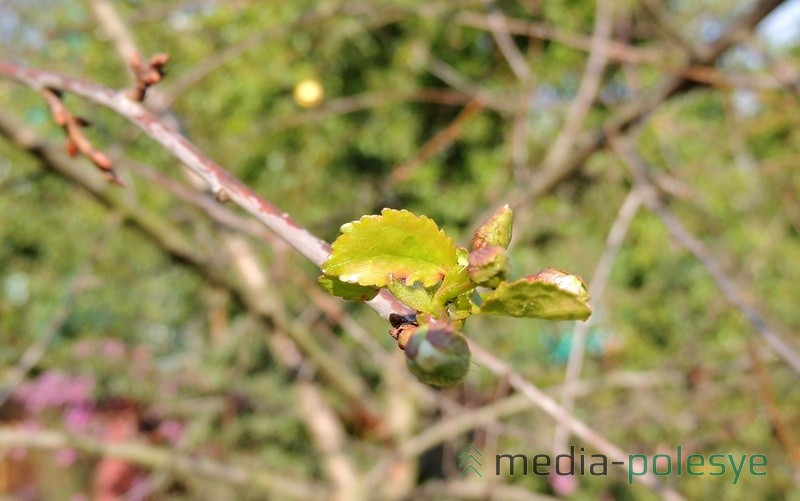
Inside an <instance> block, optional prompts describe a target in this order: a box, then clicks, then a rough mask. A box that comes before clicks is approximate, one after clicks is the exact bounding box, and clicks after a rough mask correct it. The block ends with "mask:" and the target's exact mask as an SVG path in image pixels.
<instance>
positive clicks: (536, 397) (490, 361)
mask: <svg viewBox="0 0 800 501" xmlns="http://www.w3.org/2000/svg"><path fill="white" fill-rule="evenodd" d="M469 345H470V350H471V351H472V355H473V358H474V359H475V361H477V362H478V363H480V364H481V365H482V366H483V367H485V368H486V369H488V370H489V371H491V372H492V373H494V374H496V375H498V376H502V377H507V378H508V382H509V384H510V385H511V387H512V388H514V389H515V390H517V391H518V392H520V393H521V394H523V395H525V396H526V397H527V398H528V399H530V400H531V401H532V402H534V403H535V404H536V406H537V407H539V408H540V409H542V410H543V411H544V412H546V413H547V414H548V415H549V416H550V417H552V418H553V419H554V420H555V421H556V422H559V423H561V424H562V425H564V426H565V427H566V428H567V429H568V430H570V431H571V432H572V433H573V434H574V435H575V436H577V437H578V438H580V439H582V440H583V441H584V442H586V443H587V444H588V445H589V446H590V447H593V448H594V449H595V450H597V451H598V452H600V453H602V454H604V455H605V456H606V457H607V458H608V459H609V460H610V461H621V462H622V465H627V464H628V463H627V461H628V454H627V453H626V452H625V451H623V450H622V449H620V448H619V447H617V446H616V445H614V444H612V443H611V442H609V441H608V440H607V439H606V438H605V437H603V436H602V435H601V434H599V433H598V432H597V431H595V430H594V429H592V428H590V427H589V426H588V425H586V423H584V422H583V421H579V420H577V419H575V417H573V416H572V415H571V414H570V413H568V412H567V411H565V410H564V409H563V408H562V407H561V406H560V405H558V403H557V402H556V401H555V400H553V399H552V398H550V397H549V396H548V395H547V394H545V393H544V392H543V391H542V390H540V389H539V388H537V387H536V385H534V384H533V383H531V382H530V381H528V380H527V379H525V378H524V377H523V376H522V375H521V374H520V373H519V372H517V371H515V370H514V369H513V368H511V366H509V365H508V364H507V363H506V362H504V361H502V360H500V359H499V358H497V357H495V356H494V355H492V354H491V353H489V352H488V351H487V350H485V349H484V348H482V347H480V346H478V345H477V344H476V343H475V342H473V341H470V342H469ZM622 468H623V469H626V471H627V466H622ZM637 480H639V481H640V482H641V483H642V484H644V485H646V486H648V487H650V488H651V489H653V490H655V491H658V492H659V493H661V495H662V496H663V497H664V498H665V499H667V500H678V499H683V497H682V496H681V495H680V494H678V493H677V492H676V491H674V490H673V489H672V488H670V487H667V486H665V485H663V484H661V482H660V481H659V480H658V479H657V478H656V477H655V476H654V475H652V474H649V473H648V474H645V475H643V476H641V477H637Z"/></svg>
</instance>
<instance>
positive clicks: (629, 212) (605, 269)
mask: <svg viewBox="0 0 800 501" xmlns="http://www.w3.org/2000/svg"><path fill="white" fill-rule="evenodd" d="M642 195H643V193H642V191H641V190H640V189H638V188H633V189H632V190H631V191H630V192H629V193H628V196H627V197H626V198H625V201H624V202H623V203H622V205H621V206H620V208H619V211H618V212H617V217H616V218H615V219H614V223H613V224H612V225H611V230H610V231H609V232H608V237H607V238H606V246H605V249H604V250H603V254H602V255H601V256H600V259H599V260H598V262H597V266H596V267H595V271H594V275H593V277H592V279H591V281H590V283H589V290H590V291H592V300H591V304H592V309H593V310H594V311H595V312H597V311H598V310H599V309H600V308H599V305H600V303H601V302H602V297H603V293H604V292H605V288H606V286H607V285H608V281H609V278H610V276H611V269H612V267H613V265H614V261H615V259H616V256H617V253H618V252H619V249H620V247H621V246H622V241H623V240H624V238H625V235H626V234H627V233H628V228H629V227H630V225H631V222H632V221H633V218H634V216H636V213H637V212H638V211H639V207H640V206H641V204H642V199H643V196H642ZM596 321H597V313H595V314H594V315H592V316H591V317H589V320H587V321H586V322H575V329H574V330H573V332H572V343H571V345H570V351H569V359H568V361H567V369H566V373H565V375H564V389H563V392H562V394H561V406H562V407H564V409H565V410H566V411H567V412H569V413H570V414H571V413H572V408H573V404H574V402H575V394H574V393H573V385H574V383H575V382H576V381H577V380H578V378H580V375H581V369H582V367H583V356H584V352H585V348H586V337H587V334H588V333H589V329H590V328H591V327H592V326H593V325H594V324H595V322H596ZM568 438H569V433H568V432H567V429H566V428H565V427H564V426H563V425H562V424H561V423H556V431H555V438H554V440H553V443H554V445H553V448H554V450H555V451H557V452H559V453H560V452H561V451H563V450H565V449H566V446H567V439H568Z"/></svg>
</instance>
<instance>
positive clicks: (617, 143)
mask: <svg viewBox="0 0 800 501" xmlns="http://www.w3.org/2000/svg"><path fill="white" fill-rule="evenodd" d="M611 145H612V148H613V150H614V152H615V153H616V154H617V155H618V156H619V158H620V159H621V160H622V161H623V162H625V164H626V165H627V166H628V167H629V169H630V171H631V174H632V176H633V178H634V179H635V180H636V183H637V184H638V185H639V186H640V187H641V189H642V190H643V193H644V203H645V205H646V206H647V208H648V209H650V210H651V211H652V212H653V213H654V214H656V215H657V216H658V217H659V218H661V221H662V222H663V223H664V226H666V228H667V231H669V234H670V235H671V236H672V237H673V238H674V239H675V240H676V241H677V242H678V243H680V244H681V245H682V246H683V247H684V248H686V249H687V250H688V251H689V252H691V253H692V254H693V255H694V256H695V258H697V260H698V261H700V263H701V264H702V265H703V266H704V267H705V268H706V270H707V271H708V273H709V274H710V275H711V277H712V278H713V279H714V282H716V284H717V287H719V288H720V290H721V291H722V293H723V294H724V295H725V297H727V298H728V301H730V303H731V304H733V305H734V306H735V307H736V308H738V309H739V311H741V312H742V313H743V314H744V316H745V318H746V319H747V321H748V322H750V325H752V326H753V328H754V329H755V330H756V331H757V332H758V333H759V334H760V335H761V336H762V337H763V339H764V341H766V343H767V344H768V345H769V346H770V347H771V348H772V349H773V351H774V352H775V353H776V354H777V355H778V356H780V357H781V358H783V360H784V361H785V362H786V363H787V364H788V365H789V367H791V368H792V369H793V370H794V371H795V372H796V373H797V374H800V355H798V354H797V352H796V351H795V350H794V349H793V348H792V347H791V346H790V345H788V344H787V343H786V342H785V341H784V340H783V339H781V337H780V336H779V335H778V334H777V333H776V332H775V331H774V330H772V328H770V327H769V326H768V325H767V323H766V321H765V320H764V317H763V315H762V314H761V312H760V311H758V309H757V308H756V307H754V306H752V305H751V304H750V303H749V302H748V301H747V300H746V299H745V297H744V295H743V294H742V293H741V292H740V289H739V287H738V286H737V285H736V283H735V282H734V281H733V280H732V279H731V278H730V277H729V276H728V274H727V273H725V271H724V270H723V268H722V266H721V265H720V264H719V261H717V259H716V258H714V255H713V254H712V253H711V251H710V250H709V249H708V248H707V247H706V246H705V244H703V243H702V242H701V241H700V240H699V239H698V238H697V237H695V236H694V235H692V234H691V233H690V232H689V230H687V229H686V227H685V226H684V225H683V224H682V223H681V222H680V221H679V220H678V218H676V217H675V215H674V214H673V213H672V212H671V211H670V210H669V209H668V208H667V207H666V205H664V203H663V202H662V200H661V198H660V196H659V193H658V191H657V189H656V188H655V186H654V185H653V183H652V181H651V180H650V179H651V175H650V168H649V166H648V165H647V164H646V163H645V161H644V159H643V158H642V157H641V156H639V154H638V153H637V152H636V151H635V150H634V146H633V144H632V140H631V139H629V138H614V139H612V143H611Z"/></svg>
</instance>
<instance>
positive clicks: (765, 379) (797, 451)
mask: <svg viewBox="0 0 800 501" xmlns="http://www.w3.org/2000/svg"><path fill="white" fill-rule="evenodd" d="M747 348H748V349H747V354H748V356H749V357H750V362H751V363H752V364H753V372H755V375H756V382H757V383H758V388H759V393H760V395H761V402H762V403H763V404H764V407H765V409H764V410H765V412H766V414H767V418H768V419H769V421H770V424H771V425H772V429H773V430H774V431H775V437H776V438H777V439H778V443H780V444H781V447H783V450H784V451H786V455H787V456H789V462H790V463H791V465H792V467H793V468H794V469H795V470H796V472H800V446H798V445H797V439H796V438H795V436H794V432H793V430H792V427H791V425H789V423H788V422H787V420H786V418H785V417H784V415H783V413H781V411H780V408H779V407H778V398H777V397H776V395H775V391H774V390H773V389H772V382H771V381H770V377H769V373H768V372H767V369H766V367H764V362H763V361H762V360H761V355H760V354H759V347H758V346H757V345H756V344H755V343H753V342H750V343H748V345H747ZM795 478H800V477H798V476H797V475H796V476H795Z"/></svg>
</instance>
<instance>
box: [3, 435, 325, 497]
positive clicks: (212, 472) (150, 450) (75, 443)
mask: <svg viewBox="0 0 800 501" xmlns="http://www.w3.org/2000/svg"><path fill="white" fill-rule="evenodd" d="M0 445H2V446H4V447H14V446H22V447H30V448H34V449H43V450H54V449H63V448H73V449H76V450H78V451H81V452H84V453H86V454H91V455H97V456H103V457H113V458H119V459H124V460H126V461H130V462H131V463H135V464H138V465H141V466H144V467H147V468H150V469H153V470H168V471H174V472H176V473H180V474H182V475H191V476H199V477H203V478H206V479H214V480H217V481H220V482H225V483H229V484H233V485H242V486H250V487H256V488H259V489H262V490H264V491H267V492H272V493H273V494H275V495H276V496H281V497H285V498H292V499H323V498H324V494H323V492H324V491H323V490H322V489H320V488H319V487H318V486H316V485H314V484H313V483H309V481H308V479H303V480H302V481H301V480H300V479H298V480H291V479H290V477H289V476H288V475H283V474H281V473H280V472H276V471H274V470H272V469H270V470H267V469H264V468H260V469H258V470H255V469H250V468H246V467H244V466H240V465H236V464H234V463H232V462H230V461H225V462H224V463H223V462H218V461H213V460H211V459H207V458H203V457H192V456H187V455H181V454H176V453H175V452H173V451H172V450H170V449H167V448H165V447H157V446H153V445H148V444H144V443H138V442H113V443H112V442H102V441H100V440H97V439H95V438H92V437H89V436H83V435H68V434H66V433H62V432H59V431H55V430H26V429H22V428H15V427H0Z"/></svg>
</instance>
